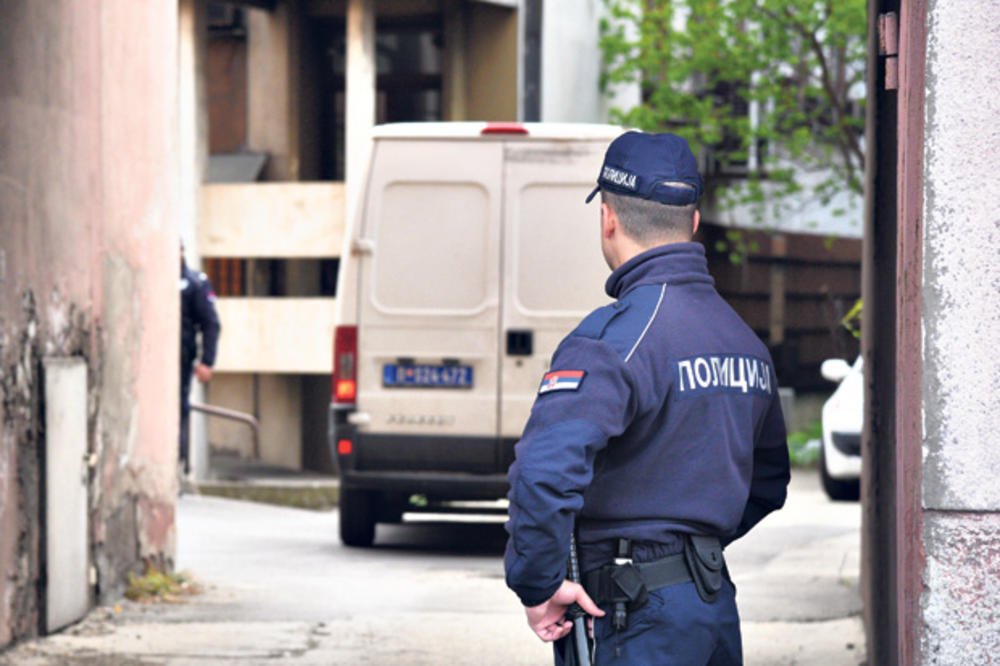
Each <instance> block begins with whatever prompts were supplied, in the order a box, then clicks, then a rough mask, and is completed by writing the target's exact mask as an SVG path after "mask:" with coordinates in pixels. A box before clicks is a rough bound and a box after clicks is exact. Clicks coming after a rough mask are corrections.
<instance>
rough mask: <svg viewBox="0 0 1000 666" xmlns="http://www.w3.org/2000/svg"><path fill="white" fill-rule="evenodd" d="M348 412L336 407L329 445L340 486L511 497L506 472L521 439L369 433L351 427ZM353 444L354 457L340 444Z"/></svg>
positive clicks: (432, 494)
mask: <svg viewBox="0 0 1000 666" xmlns="http://www.w3.org/2000/svg"><path fill="white" fill-rule="evenodd" d="M348 413H349V412H347V411H346V410H343V409H338V408H331V410H330V422H329V443H330V449H331V453H332V454H333V455H335V456H336V459H337V462H338V465H339V468H340V479H341V485H342V486H343V487H345V488H356V489H363V490H377V491H380V492H386V493H397V494H422V495H427V496H428V497H429V498H435V499H441V500H449V499H462V500H493V499H500V498H503V497H506V496H507V491H508V489H509V484H508V483H507V469H508V467H510V464H511V462H513V460H514V443H515V442H516V439H513V438H506V439H500V438H496V437H477V436H460V435H459V436H454V435H429V434H398V433H370V432H363V431H360V430H358V428H357V427H356V426H354V425H352V424H351V423H348V421H347V416H348ZM342 440H348V441H349V442H350V452H349V453H346V454H345V453H344V452H343V451H342V450H340V447H339V446H338V443H339V442H341V441H342Z"/></svg>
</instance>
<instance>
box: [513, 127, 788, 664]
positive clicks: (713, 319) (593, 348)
mask: <svg viewBox="0 0 1000 666" xmlns="http://www.w3.org/2000/svg"><path fill="white" fill-rule="evenodd" d="M597 182H598V187H597V188H595V190H594V192H592V193H591V195H590V196H589V197H588V198H587V201H588V202H589V201H590V200H591V199H592V198H593V197H594V195H595V194H596V193H597V192H598V191H600V193H601V248H602V250H603V253H604V257H605V259H606V261H607V263H608V265H609V266H610V268H611V269H612V273H611V276H610V277H609V278H608V281H607V284H606V286H605V289H606V291H607V293H608V295H610V296H611V297H613V298H615V299H616V301H615V302H614V303H612V304H610V305H608V306H606V307H603V308H600V309H598V310H595V311H594V312H593V313H591V314H590V315H589V316H587V317H586V318H585V319H584V320H583V321H582V322H581V323H580V325H579V326H578V327H577V328H576V329H575V330H574V331H573V332H572V333H570V335H568V336H567V337H566V338H565V339H564V340H563V341H562V342H561V343H560V345H559V347H558V349H557V350H556V352H555V354H554V356H553V358H552V365H551V369H550V372H548V373H547V374H546V375H545V377H544V378H543V380H542V383H541V386H540V388H539V394H538V396H537V398H536V401H535V405H534V407H533V409H532V413H531V417H530V419H529V420H528V424H527V426H526V427H525V431H524V434H523V436H522V438H521V440H520V442H518V444H517V446H516V449H515V452H516V460H515V462H514V464H513V465H512V466H511V469H510V472H509V474H508V478H509V480H510V485H511V490H510V495H509V498H510V520H509V522H508V523H507V531H508V532H509V535H510V538H509V540H508V543H507V551H506V555H505V560H504V564H505V569H506V575H507V584H508V585H509V586H510V587H511V589H513V590H514V591H515V592H516V593H517V595H518V596H519V597H520V599H521V602H522V603H523V604H524V606H525V612H526V614H527V617H528V623H529V625H530V626H531V627H532V629H533V630H534V631H535V632H536V633H537V634H538V636H539V637H541V638H542V639H543V640H546V641H556V640H558V641H560V642H561V643H568V642H569V641H567V640H563V639H565V637H566V636H567V634H568V633H569V632H570V629H571V627H572V623H571V622H570V621H569V619H568V618H567V616H566V610H567V606H569V605H570V604H571V603H573V602H576V603H578V604H579V605H580V606H582V607H583V609H584V610H586V611H587V612H588V613H590V614H591V615H594V616H596V617H595V619H594V621H593V634H594V639H593V644H592V651H593V655H592V656H593V659H594V662H595V663H597V664H605V663H618V664H623V663H625V664H658V665H663V664H699V665H701V664H736V663H741V662H742V647H741V639H740V629H739V616H738V613H737V609H736V602H735V589H734V588H733V586H732V583H731V582H730V581H729V580H728V572H727V571H726V570H725V567H724V562H723V556H722V547H723V546H724V545H725V544H728V543H729V542H731V541H732V540H734V539H737V538H739V537H740V536H742V535H743V534H745V533H746V532H747V531H748V530H749V529H750V528H752V527H753V526H754V525H755V524H756V523H757V522H759V521H760V520H761V519H762V518H763V517H764V516H765V515H766V514H768V513H769V512H771V511H773V510H775V509H778V508H780V507H781V506H782V505H783V504H784V501H785V495H786V486H787V484H788V480H789V466H788V450H787V443H786V439H785V426H784V421H783V418H782V413H781V406H780V403H779V400H778V390H777V379H776V377H775V375H774V368H773V364H772V362H771V358H770V355H769V354H768V351H767V348H766V347H765V346H764V345H763V344H762V343H761V341H760V340H759V339H758V338H757V336H756V335H755V334H754V333H753V331H752V330H751V329H750V328H749V327H748V326H747V325H746V324H745V323H744V322H743V321H742V320H741V319H740V317H739V316H738V315H737V314H736V313H735V312H734V311H733V310H732V308H730V307H729V306H728V305H727V304H726V303H725V302H724V301H723V300H722V298H721V297H720V296H719V295H718V293H717V292H716V291H715V288H714V283H713V280H712V278H711V276H710V275H709V274H708V269H707V263H706V260H705V251H704V248H703V247H702V245H701V244H700V243H694V242H691V238H692V236H693V234H694V232H695V231H696V230H697V227H698V221H699V215H698V211H697V210H696V205H697V201H698V198H699V196H700V195H701V192H702V180H701V176H700V174H699V173H698V169H697V162H696V160H695V158H694V156H693V155H692V154H691V151H690V149H689V147H688V145H687V142H686V141H684V140H683V139H681V138H680V137H677V136H675V135H672V134H645V133H640V132H628V133H626V134H624V135H622V136H620V137H618V138H617V139H615V140H614V141H613V142H612V143H611V145H610V146H609V147H608V150H607V153H606V155H605V160H604V164H603V167H602V169H601V173H600V176H599V178H598V181H597ZM574 522H575V523H576V531H577V541H578V543H579V550H580V553H579V555H580V565H581V566H580V568H581V570H582V571H583V572H584V576H583V585H582V586H581V585H578V584H575V583H573V582H570V581H568V580H567V579H566V578H567V567H566V562H567V553H568V550H569V544H570V535H571V533H572V532H573V530H574ZM595 602H596V605H595ZM561 661H562V653H561V651H560V649H559V646H558V645H557V649H556V662H557V663H561Z"/></svg>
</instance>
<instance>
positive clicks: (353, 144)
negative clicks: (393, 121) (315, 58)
mask: <svg viewBox="0 0 1000 666" xmlns="http://www.w3.org/2000/svg"><path fill="white" fill-rule="evenodd" d="M346 69H347V72H346V83H345V86H346V94H345V99H346V101H345V103H346V105H347V109H346V111H345V122H344V124H345V127H344V135H345V141H344V145H345V148H346V150H345V151H344V161H345V165H344V171H345V176H346V177H345V179H344V181H345V187H346V190H347V221H348V224H349V225H350V224H353V223H354V213H355V211H356V210H357V203H358V202H357V199H358V196H359V194H360V192H359V189H360V187H361V181H362V179H363V178H364V170H365V166H366V165H367V163H368V151H369V150H370V144H371V129H372V127H373V126H374V124H375V2H374V0H348V3H347V62H346Z"/></svg>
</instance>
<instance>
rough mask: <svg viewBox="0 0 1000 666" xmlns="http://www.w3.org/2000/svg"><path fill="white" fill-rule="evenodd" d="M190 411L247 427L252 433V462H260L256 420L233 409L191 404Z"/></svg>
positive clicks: (258, 433) (258, 430)
mask: <svg viewBox="0 0 1000 666" xmlns="http://www.w3.org/2000/svg"><path fill="white" fill-rule="evenodd" d="M191 409H193V410H194V411H196V412H201V413H202V414H208V415H209V416H218V417H219V418H221V419H229V420H230V421H239V422H240V423H244V424H246V425H247V426H249V427H250V430H251V431H252V432H253V457H254V460H260V424H259V423H257V419H256V418H254V417H253V415H251V414H247V413H246V412H240V411H237V410H235V409H227V408H225V407H216V406H214V405H201V404H198V403H196V402H192V403H191Z"/></svg>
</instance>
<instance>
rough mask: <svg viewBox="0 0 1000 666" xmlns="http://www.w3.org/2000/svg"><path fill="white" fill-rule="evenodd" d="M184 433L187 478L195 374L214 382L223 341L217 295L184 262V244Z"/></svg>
mask: <svg viewBox="0 0 1000 666" xmlns="http://www.w3.org/2000/svg"><path fill="white" fill-rule="evenodd" d="M180 292H181V432H180V456H179V458H178V460H179V462H180V464H181V465H182V466H183V470H184V474H189V473H190V472H191V460H190V454H189V451H188V434H189V433H188V430H189V427H188V416H189V415H190V413H191V402H190V398H189V395H190V393H191V372H192V370H193V371H194V374H195V376H196V377H197V378H198V381H200V382H203V383H204V382H208V381H211V379H212V366H213V365H214V364H215V349H216V344H217V343H218V340H219V331H220V330H221V329H222V327H221V326H220V325H219V316H218V314H217V313H216V312H215V292H213V291H212V283H211V282H210V281H209V279H208V276H207V275H205V274H204V273H198V272H195V271H193V270H191V269H190V268H188V267H187V264H186V263H185V262H184V244H183V243H181V279H180ZM199 333H200V334H201V360H200V361H198V362H197V364H196V363H195V359H197V357H198V334H199Z"/></svg>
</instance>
